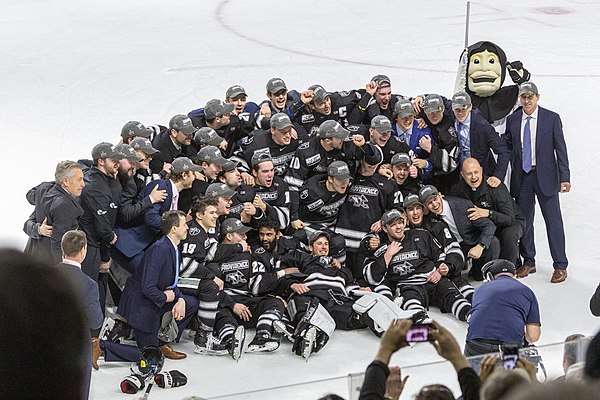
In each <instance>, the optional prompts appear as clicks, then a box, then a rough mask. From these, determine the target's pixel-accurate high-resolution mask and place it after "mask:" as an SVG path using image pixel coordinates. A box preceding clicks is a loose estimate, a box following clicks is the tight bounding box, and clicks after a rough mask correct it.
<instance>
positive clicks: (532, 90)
mask: <svg viewBox="0 0 600 400" xmlns="http://www.w3.org/2000/svg"><path fill="white" fill-rule="evenodd" d="M538 93H539V92H538V88H537V86H536V85H535V83H533V82H523V83H521V86H519V96H522V95H526V96H535V95H536V94H538Z"/></svg>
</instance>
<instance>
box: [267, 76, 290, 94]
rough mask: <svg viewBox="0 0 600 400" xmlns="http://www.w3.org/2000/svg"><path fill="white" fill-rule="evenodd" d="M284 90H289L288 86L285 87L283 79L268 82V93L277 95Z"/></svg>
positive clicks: (272, 79)
mask: <svg viewBox="0 0 600 400" xmlns="http://www.w3.org/2000/svg"><path fill="white" fill-rule="evenodd" d="M282 89H285V90H287V86H285V82H284V81H283V79H281V78H271V79H269V82H267V92H268V93H277V92H279V91H280V90H282Z"/></svg>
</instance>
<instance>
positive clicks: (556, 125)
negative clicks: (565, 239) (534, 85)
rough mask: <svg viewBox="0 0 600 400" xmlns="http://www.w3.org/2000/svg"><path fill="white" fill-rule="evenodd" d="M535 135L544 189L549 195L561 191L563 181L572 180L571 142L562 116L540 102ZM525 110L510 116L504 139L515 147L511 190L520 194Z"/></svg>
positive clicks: (538, 178) (542, 189)
mask: <svg viewBox="0 0 600 400" xmlns="http://www.w3.org/2000/svg"><path fill="white" fill-rule="evenodd" d="M538 110H539V111H538V118H537V127H536V138H535V157H536V168H537V169H536V175H537V180H538V183H539V185H540V190H541V191H542V193H543V194H544V195H545V196H553V195H555V194H557V193H558V192H559V191H560V183H561V182H570V181H571V174H570V171H569V158H568V156H567V145H566V143H565V137H564V135H563V130H562V122H561V120H560V116H559V115H558V114H557V113H555V112H553V111H550V110H547V109H545V108H542V107H539V106H538ZM522 118H523V110H522V109H519V110H517V111H515V112H514V113H513V114H511V115H509V116H508V118H507V120H506V133H505V134H504V139H505V140H506V144H507V145H508V148H509V149H510V150H511V158H510V161H511V165H512V175H511V179H510V192H511V194H512V195H513V196H514V197H516V196H517V194H518V193H519V191H520V189H521V183H522V182H523V174H524V172H523V145H522V143H521V120H522Z"/></svg>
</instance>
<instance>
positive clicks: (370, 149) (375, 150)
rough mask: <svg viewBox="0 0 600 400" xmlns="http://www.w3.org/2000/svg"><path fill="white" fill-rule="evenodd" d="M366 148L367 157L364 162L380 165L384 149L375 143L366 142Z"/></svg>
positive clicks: (364, 147)
mask: <svg viewBox="0 0 600 400" xmlns="http://www.w3.org/2000/svg"><path fill="white" fill-rule="evenodd" d="M363 149H364V150H365V158H363V160H364V162H366V163H367V164H369V165H379V164H381V163H382V162H383V151H381V148H380V147H379V146H377V145H376V144H373V143H369V142H367V143H365V145H364V146H363Z"/></svg>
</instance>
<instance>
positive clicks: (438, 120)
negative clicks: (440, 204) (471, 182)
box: [419, 94, 460, 192]
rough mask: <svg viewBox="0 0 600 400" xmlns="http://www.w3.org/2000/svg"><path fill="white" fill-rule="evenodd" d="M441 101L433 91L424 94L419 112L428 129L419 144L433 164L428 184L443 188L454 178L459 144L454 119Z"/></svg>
mask: <svg viewBox="0 0 600 400" xmlns="http://www.w3.org/2000/svg"><path fill="white" fill-rule="evenodd" d="M445 102H446V100H445V99H444V98H442V96H440V95H437V94H429V95H427V97H426V98H425V102H424V104H423V110H424V113H423V114H422V115H421V116H422V117H423V118H424V119H425V122H426V123H427V125H428V126H429V128H430V129H431V137H428V136H424V137H422V138H421V139H420V140H419V145H420V146H421V149H423V150H424V151H426V152H427V153H429V161H430V162H431V164H432V165H433V169H432V173H433V177H432V179H431V184H432V185H434V186H436V187H437V188H438V189H439V190H441V191H446V192H447V191H449V189H450V187H451V186H452V185H453V184H454V183H455V182H458V172H459V168H458V163H459V156H460V147H459V145H458V139H457V137H456V135H457V133H456V128H455V127H454V121H453V118H452V116H451V115H450V114H449V112H447V111H446V106H445ZM448 103H450V102H448ZM449 107H450V106H449Z"/></svg>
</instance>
